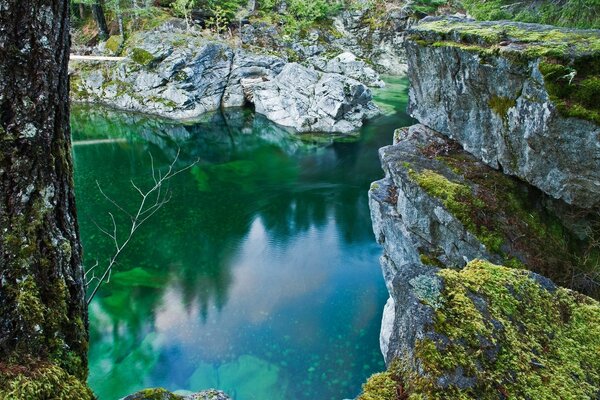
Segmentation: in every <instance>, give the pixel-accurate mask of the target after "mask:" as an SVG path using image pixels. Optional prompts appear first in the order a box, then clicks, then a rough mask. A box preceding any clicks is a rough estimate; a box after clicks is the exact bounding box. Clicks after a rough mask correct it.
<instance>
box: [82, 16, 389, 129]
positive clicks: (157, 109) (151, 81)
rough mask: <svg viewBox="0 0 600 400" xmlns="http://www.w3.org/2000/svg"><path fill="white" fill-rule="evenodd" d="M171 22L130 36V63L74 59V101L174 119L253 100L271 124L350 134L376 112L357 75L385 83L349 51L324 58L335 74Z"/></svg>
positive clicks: (238, 105)
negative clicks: (238, 46) (177, 27)
mask: <svg viewBox="0 0 600 400" xmlns="http://www.w3.org/2000/svg"><path fill="white" fill-rule="evenodd" d="M169 26H170V25H169ZM169 26H165V27H162V28H157V29H156V30H153V31H149V32H143V33H139V34H136V35H134V36H133V37H131V38H130V39H128V41H127V44H126V48H125V49H124V50H123V52H124V54H125V56H126V60H125V61H119V62H106V61H102V62H89V61H79V62H72V63H71V93H72V99H73V100H74V101H76V102H92V103H103V104H106V105H109V106H112V107H116V108H120V109H125V110H131V111H140V112H144V113H150V114H155V115H159V116H163V117H167V118H173V119H190V118H196V117H198V116H199V115H201V114H204V113H206V112H209V111H214V110H218V109H220V108H227V107H240V106H244V105H253V106H254V107H255V108H256V110H257V112H259V113H262V114H264V115H266V116H267V118H269V119H271V120H272V121H273V122H276V123H278V124H281V125H284V126H288V127H292V128H295V129H297V130H298V131H302V132H308V131H313V132H314V131H319V132H342V133H347V132H351V131H354V130H356V129H358V128H359V127H360V126H361V125H362V124H363V121H364V120H366V119H368V118H370V117H372V116H374V115H376V114H377V113H378V112H379V111H378V109H377V106H375V104H374V103H373V102H372V96H371V91H370V90H369V88H368V87H367V86H366V85H365V84H363V83H361V82H359V81H357V80H356V79H354V78H353V77H359V78H364V79H367V80H368V81H369V83H371V84H379V83H380V82H381V81H380V80H379V77H378V75H377V74H376V73H375V72H374V71H373V70H372V69H370V68H368V67H367V66H366V64H365V63H363V62H360V61H357V60H356V58H355V57H353V56H351V55H348V54H345V55H341V56H340V57H337V58H334V59H333V60H331V61H330V62H328V63H326V65H325V66H324V69H325V70H326V71H335V72H322V71H318V70H315V69H314V68H313V67H305V66H302V65H300V64H295V63H287V62H286V61H285V60H284V59H282V58H280V57H277V56H273V55H265V54H253V53H249V52H247V51H246V50H243V49H234V48H232V47H230V46H229V45H228V44H225V43H222V42H217V41H211V40H208V39H206V38H203V37H200V36H195V35H193V34H188V33H184V32H181V31H179V32H177V31H175V32H167V30H168V29H169ZM108 43H111V41H110V40H109V42H108ZM282 104H284V106H283V107H282Z"/></svg>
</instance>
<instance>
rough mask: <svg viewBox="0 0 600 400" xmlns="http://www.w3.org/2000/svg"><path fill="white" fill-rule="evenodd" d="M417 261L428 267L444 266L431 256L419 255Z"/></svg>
mask: <svg viewBox="0 0 600 400" xmlns="http://www.w3.org/2000/svg"><path fill="white" fill-rule="evenodd" d="M419 259H420V260H421V263H422V264H423V265H429V266H432V267H438V268H443V267H444V264H443V263H442V262H441V261H440V260H438V259H437V258H436V257H434V256H431V255H429V254H420V255H419Z"/></svg>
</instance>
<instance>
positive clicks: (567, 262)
mask: <svg viewBox="0 0 600 400" xmlns="http://www.w3.org/2000/svg"><path fill="white" fill-rule="evenodd" d="M420 152H421V154H422V155H423V156H424V157H426V158H428V159H429V161H428V163H429V165H428V167H429V168H431V169H420V168H419V166H418V165H420V163H414V162H413V163H411V164H408V165H406V166H404V164H402V165H403V166H404V168H406V169H407V172H408V176H409V178H410V179H411V180H413V181H414V182H415V183H417V184H418V185H419V186H420V187H422V188H423V190H424V191H425V192H426V193H427V194H429V195H430V196H432V197H436V198H438V199H439V200H440V201H441V202H442V204H443V205H444V207H445V208H446V209H447V210H448V212H450V213H451V214H452V215H453V216H454V217H456V218H457V219H458V220H459V221H460V222H461V223H462V224H463V226H464V227H465V229H466V230H468V231H469V232H471V233H472V234H473V235H474V236H475V237H476V238H477V239H478V240H479V241H480V242H481V243H483V244H484V245H485V246H486V248H487V250H488V251H489V252H490V253H492V254H497V255H498V256H500V257H501V259H502V260H503V261H502V262H503V264H504V265H506V266H511V267H514V268H518V269H524V268H527V269H530V270H533V271H535V272H538V273H540V274H542V275H545V276H548V277H550V278H551V279H552V280H553V281H555V282H556V283H558V284H560V285H562V286H565V287H570V288H573V289H576V290H579V291H582V292H584V293H585V294H587V295H590V296H592V297H595V298H600V287H599V286H598V285H595V284H593V280H594V276H597V275H598V274H599V273H600V271H599V265H600V263H599V260H600V249H599V248H598V246H597V245H596V244H595V243H598V241H599V238H600V220H599V219H600V218H599V216H598V215H597V214H595V212H594V211H593V210H592V211H584V210H573V211H572V213H573V215H572V216H571V217H572V218H575V219H583V220H587V221H595V222H592V223H591V225H590V227H591V229H589V230H588V231H587V235H588V236H587V238H585V239H580V238H578V237H577V236H576V235H574V234H573V233H572V232H570V231H569V229H568V228H566V227H565V226H564V225H563V223H562V222H561V220H560V219H559V218H558V217H557V215H556V214H555V213H554V212H553V211H551V209H549V208H548V207H547V204H546V202H547V201H549V199H548V196H546V195H544V194H543V193H541V192H540V191H539V190H537V189H535V188H533V187H531V186H529V185H527V184H525V183H522V182H520V181H518V180H516V179H513V178H510V177H508V176H506V175H504V174H503V173H502V172H500V171H496V170H494V169H492V168H490V167H488V166H487V165H485V164H482V163H480V162H479V161H477V160H476V159H475V158H474V157H472V156H471V155H469V154H467V153H466V152H465V151H464V150H462V149H461V148H460V146H458V145H456V143H455V142H452V141H450V140H448V141H447V142H446V143H445V144H437V145H435V146H433V145H432V146H425V147H423V148H421V149H420ZM434 170H435V171H434ZM436 171H438V172H436ZM442 172H443V174H442ZM594 226H596V228H595V229H594ZM420 252H421V262H422V263H423V264H425V265H433V266H438V267H439V266H440V263H439V261H438V259H437V257H439V255H440V254H430V253H429V252H428V249H420ZM573 277H580V278H581V279H579V278H578V279H573Z"/></svg>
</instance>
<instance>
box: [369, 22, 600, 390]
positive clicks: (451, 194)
mask: <svg viewBox="0 0 600 400" xmlns="http://www.w3.org/2000/svg"><path fill="white" fill-rule="evenodd" d="M598 39H600V36H599V32H597V31H574V30H562V29H555V28H551V27H547V26H539V25H527V24H514V23H508V22H499V23H476V22H472V21H465V20H459V19H441V20H440V19H429V20H428V21H426V22H425V23H423V24H421V25H418V26H417V27H415V28H414V29H413V30H412V31H411V37H410V39H409V40H408V41H407V50H408V59H409V68H410V69H409V76H410V78H411V89H410V111H411V112H412V114H413V116H414V117H416V118H417V119H418V120H419V122H421V124H422V125H421V124H419V125H414V126H412V127H409V128H402V129H399V130H397V131H396V132H395V134H394V144H393V145H391V146H387V147H384V148H382V149H381V150H380V158H381V162H382V166H383V169H384V171H385V178H384V179H382V180H380V181H377V182H374V183H373V184H372V186H371V189H370V191H369V201H370V208H371V215H372V220H373V228H374V232H375V236H376V238H377V241H378V242H379V243H380V244H381V245H382V246H383V248H384V254H383V256H382V258H381V265H382V269H383V273H384V277H385V281H386V284H387V288H388V291H389V293H390V299H389V300H388V302H387V304H386V306H385V309H384V316H383V320H382V329H381V337H380V343H381V348H382V352H383V354H384V357H385V359H386V364H387V366H388V370H387V371H386V372H384V373H382V374H378V375H375V376H373V377H372V378H371V379H370V380H369V382H367V383H366V384H365V386H364V393H363V395H361V397H359V399H361V400H371V399H397V398H410V399H412V398H415V399H416V398H419V399H437V398H461V399H482V398H483V399H496V398H498V399H504V398H581V399H593V398H597V397H598V396H599V395H600V361H599V359H598V357H596V356H594V355H593V354H596V353H598V351H600V338H599V333H600V332H599V331H598V330H599V329H600V325H599V324H598V322H599V321H600V303H599V302H598V301H596V300H594V299H593V298H599V297H600V286H599V285H598V283H597V277H598V276H600V270H599V267H598V262H597V260H598V254H599V252H600V249H599V248H598V243H600V241H599V239H600V213H599V212H598V205H599V200H598V199H599V197H598V194H599V190H600V130H599V129H600V128H599V125H600V117H599V115H600V113H599V111H600V108H599V107H600V105H599V104H597V99H598V98H599V97H598V96H597V93H600V92H597V91H600V85H598V82H600V78H599V77H598V74H599V73H600V71H599V70H598V69H597V68H596V65H597V64H595V63H597V62H598V60H600V46H599V43H600V41H599V40H598ZM592 65H594V66H593V67H592ZM590 96H591V97H590ZM592 98H594V99H595V100H592ZM515 176H516V177H518V178H521V179H523V180H524V181H523V180H520V179H517V178H515ZM540 189H541V190H540ZM568 203H570V204H568ZM561 286H563V287H568V288H570V289H565V288H563V287H561ZM572 289H576V290H577V291H578V292H576V291H573V290H572ZM587 295H589V296H590V297H587ZM590 357H591V358H590Z"/></svg>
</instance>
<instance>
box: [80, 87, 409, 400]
mask: <svg viewBox="0 0 600 400" xmlns="http://www.w3.org/2000/svg"><path fill="white" fill-rule="evenodd" d="M390 83H391V85H389V86H388V88H387V89H385V90H384V91H382V92H380V93H379V97H378V100H379V101H380V103H381V104H384V105H385V106H386V110H387V112H388V115H386V116H382V117H380V118H378V119H377V120H375V121H373V122H372V123H370V124H368V125H367V126H366V127H365V128H363V130H362V132H361V135H360V137H355V138H340V139H339V140H335V141H334V140H332V139H331V138H327V137H322V136H308V135H303V136H302V137H299V136H297V135H292V134H290V132H289V131H287V130H285V129H282V128H280V127H277V126H275V125H273V124H271V123H269V122H268V121H266V120H265V119H264V118H262V117H260V116H254V115H253V114H252V113H251V112H250V111H247V110H234V111H230V112H227V113H225V114H220V113H217V114H212V115H209V116H206V117H205V118H204V119H203V120H201V121H196V122H195V123H194V124H176V123H171V122H168V121H164V120H159V119H154V118H150V117H147V116H142V115H135V114H126V113H120V112H111V111H107V110H103V109H100V108H98V107H94V108H76V109H75V110H74V112H73V117H72V127H73V139H74V143H75V145H74V156H75V184H76V192H77V200H78V210H79V220H80V225H81V233H82V240H83V244H84V248H85V258H86V263H87V264H88V265H90V264H93V262H94V260H96V259H97V260H99V261H100V262H101V263H102V262H103V261H104V260H105V259H106V258H107V257H109V256H110V255H111V243H110V241H109V240H107V239H106V237H104V236H103V235H102V233H100V231H99V230H98V228H96V226H95V225H94V224H95V223H98V224H100V225H105V226H106V224H107V223H108V219H107V218H108V217H107V215H106V212H107V211H114V209H111V208H110V207H109V204H107V202H106V201H105V200H104V199H103V198H102V196H101V194H100V193H99V191H98V189H97V188H96V181H97V182H98V183H99V184H100V185H101V186H102V188H103V189H104V190H105V192H107V194H109V195H110V196H111V197H112V198H114V199H118V200H119V202H120V203H121V204H122V205H123V206H124V207H129V208H135V207H136V204H137V201H138V200H137V198H136V193H135V191H134V190H133V189H132V187H131V184H130V180H131V179H133V180H134V181H135V182H136V183H137V184H140V185H144V184H146V185H148V184H149V182H150V180H151V176H150V173H149V172H150V166H151V163H150V158H149V156H148V153H152V155H153V156H154V165H155V166H156V167H157V168H158V169H162V170H164V169H165V168H166V167H167V166H168V164H169V162H170V161H171V160H172V159H174V157H175V155H176V154H177V152H178V149H179V150H180V153H181V154H180V156H179V160H178V166H179V167H183V166H185V165H188V164H189V163H191V162H193V161H194V160H199V163H198V164H197V165H196V166H194V167H193V168H191V169H190V170H188V171H186V172H185V173H182V174H180V175H178V176H177V177H175V178H174V179H173V180H171V181H170V183H169V187H170V189H171V190H172V192H173V198H172V200H171V202H170V203H168V204H167V205H166V206H165V207H164V208H163V209H161V211H160V212H159V213H157V214H156V215H155V216H154V217H153V219H151V220H150V221H149V222H148V224H147V225H145V226H144V227H143V228H142V229H141V230H140V231H139V232H138V233H137V234H136V236H135V239H134V240H133V242H132V243H131V244H130V246H129V247H128V248H127V250H126V252H125V253H124V254H123V257H122V258H121V259H120V261H119V264H118V266H117V267H116V269H115V271H114V273H113V274H112V277H111V281H110V284H108V285H106V286H104V287H103V288H102V290H101V291H100V292H99V293H98V295H97V297H96V298H95V300H94V301H93V302H92V304H91V307H90V334H91V337H90V378H89V382H90V385H91V387H92V388H93V389H94V391H95V392H96V394H97V395H98V396H99V398H100V399H101V400H110V399H117V398H120V397H122V396H124V395H126V394H128V393H131V392H134V391H136V390H138V389H141V388H144V387H155V386H163V387H166V388H168V389H170V390H191V391H195V390H200V389H203V388H208V387H216V388H220V389H223V390H225V391H227V392H228V393H230V394H231V395H232V396H234V398H235V399H238V400H249V399H260V400H267V399H270V400H278V399H316V398H318V399H341V398H344V397H352V396H354V395H356V394H357V393H358V392H359V390H360V384H361V382H363V381H364V379H365V378H366V377H367V376H369V375H370V374H371V373H373V372H374V371H377V370H380V369H382V368H383V360H382V358H381V355H380V352H379V344H378V335H379V332H378V331H379V321H380V318H381V310H382V307H383V304H384V302H385V298H386V297H387V293H386V290H385V286H384V283H383V279H382V277H381V274H380V271H379V266H378V256H379V254H380V250H379V248H378V246H377V245H376V244H375V241H374V238H373V235H372V232H371V225H370V219H369V210H368V204H367V195H366V193H367V190H368V187H369V183H370V182H371V181H373V180H375V179H377V178H379V177H380V175H381V172H380V167H379V162H378V160H377V151H376V150H377V148H378V147H380V146H382V145H384V144H387V143H389V142H390V141H391V135H392V131H393V129H394V128H396V127H398V126H402V125H406V124H408V123H410V119H409V118H408V117H407V116H406V115H405V114H404V113H403V112H402V110H404V107H405V99H406V93H405V88H406V83H405V82H404V81H403V80H392V81H391V82H390ZM126 222H127V221H126V220H125V218H124V216H121V218H120V219H119V224H120V225H121V226H123V227H125V226H126Z"/></svg>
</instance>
